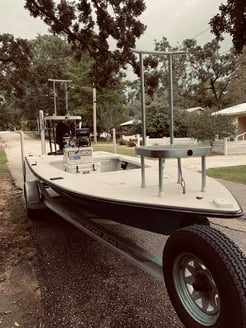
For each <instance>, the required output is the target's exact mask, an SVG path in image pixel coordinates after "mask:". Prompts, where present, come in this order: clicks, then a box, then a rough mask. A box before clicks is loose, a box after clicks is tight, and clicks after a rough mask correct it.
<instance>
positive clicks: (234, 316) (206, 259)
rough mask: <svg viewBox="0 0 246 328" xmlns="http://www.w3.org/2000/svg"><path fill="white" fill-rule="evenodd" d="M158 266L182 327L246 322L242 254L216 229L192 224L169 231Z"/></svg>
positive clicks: (245, 273) (245, 263)
mask: <svg viewBox="0 0 246 328" xmlns="http://www.w3.org/2000/svg"><path fill="white" fill-rule="evenodd" d="M163 272H164V279H165V283H166V288H167V291H168V294H169V297H170V299H171V302H172V304H173V306H174V308H175V310H176V312H177V314H178V316H179V317H180V319H181V321H182V322H183V323H184V325H185V327H192V328H204V327H213V328H231V327H237V328H244V327H246V257H245V255H244V254H243V253H242V251H241V250H240V249H239V248H238V246H236V245H235V244H234V242H233V241H232V240H230V239H229V238H228V237H227V236H226V235H224V234H223V233H221V232H220V231H218V230H216V229H214V228H211V227H209V226H202V225H194V226H190V227H186V228H183V229H180V230H177V231H176V232H174V233H173V234H172V235H171V236H170V237H169V238H168V240H167V243H166V245H165V248H164V252H163Z"/></svg>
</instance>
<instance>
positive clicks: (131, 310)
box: [0, 133, 246, 328]
mask: <svg viewBox="0 0 246 328" xmlns="http://www.w3.org/2000/svg"><path fill="white" fill-rule="evenodd" d="M0 138H1V139H2V140H4V142H5V151H6V153H7V157H8V164H9V168H10V171H11V174H12V176H13V179H14V181H15V183H16V185H17V186H18V187H19V188H22V186H23V178H22V169H21V160H20V143H19V134H18V133H2V134H0ZM40 149H41V148H40V143H39V141H37V140H33V139H31V138H28V137H26V138H25V152H26V153H30V152H31V153H40ZM245 158H246V156H245V157H244V158H242V161H243V160H245ZM238 159H239V158H238ZM238 159H237V160H238ZM209 160H210V158H209ZM218 161H219V162H220V160H219V159H217V162H218ZM214 162H216V161H215V159H214ZM230 162H231V165H232V161H230ZM244 163H246V161H245V162H244ZM184 165H185V166H186V167H190V168H191V169H196V168H195V166H196V165H197V163H194V162H192V161H191V162H190V164H189V163H188V162H185V163H184ZM221 166H223V165H221ZM210 167H211V166H210ZM226 184H227V185H228V187H229V188H230V189H231V190H232V191H233V192H234V194H235V195H236V196H238V198H239V199H240V198H242V200H243V204H242V205H243V207H244V208H246V204H245V196H242V195H245V192H246V186H244V185H241V184H234V183H226ZM213 225H215V226H216V228H217V229H219V230H221V231H223V232H224V233H226V234H227V235H228V236H229V237H230V238H231V239H233V240H234V241H235V242H236V243H237V244H238V245H239V246H240V248H241V249H242V250H243V251H244V252H245V253H246V238H245V236H246V221H245V220H244V219H243V218H242V219H238V220H229V221H227V222H221V221H219V220H213ZM116 229H119V233H121V234H125V235H127V236H128V238H129V239H131V240H134V241H135V242H137V243H138V244H139V245H140V246H142V247H145V248H146V249H148V250H150V251H151V252H153V253H154V254H155V255H157V256H160V257H161V256H162V250H163V246H164V244H165V241H166V237H165V236H162V235H158V234H154V233H149V232H145V231H141V230H138V229H133V228H128V227H124V226H122V225H118V226H117V228H116ZM31 233H32V237H33V239H34V242H35V245H36V247H37V250H38V254H39V255H38V266H37V278H38V281H39V285H40V288H41V298H42V305H43V326H44V327H46V328H54V327H68V328H70V327H71V328H77V327H86V328H89V327H95V328H96V327H97V328H98V327H103V328H111V327H112V328H120V327H122V328H123V327H124V328H127V327H129V328H138V327H139V328H140V327H141V328H149V327H153V328H154V327H155V328H157V327H170V328H181V327H183V325H182V324H181V322H180V320H179V318H178V317H177V315H176V313H175V311H174V309H173V307H172V305H171V303H170V301H169V297H168V295H167V293H166V289H165V285H164V284H163V283H161V282H158V281H156V280H155V279H154V278H152V277H151V276H149V275H148V274H146V273H144V272H143V271H141V270H140V269H138V268H137V267H135V266H133V265H132V264H131V263H130V262H128V261H127V260H126V259H124V258H123V257H121V256H119V255H117V254H115V253H113V252H112V251H110V250H109V249H107V248H106V247H104V246H103V245H101V244H100V243H98V242H97V241H94V240H93V239H91V238H90V237H88V236H87V235H86V234H83V233H82V232H80V231H78V230H76V229H75V228H73V227H72V226H71V225H69V224H67V223H66V222H65V221H63V220H62V219H60V218H59V217H57V216H55V215H54V214H52V213H48V214H47V215H46V216H45V217H44V218H42V219H41V220H36V221H33V222H32V228H31Z"/></svg>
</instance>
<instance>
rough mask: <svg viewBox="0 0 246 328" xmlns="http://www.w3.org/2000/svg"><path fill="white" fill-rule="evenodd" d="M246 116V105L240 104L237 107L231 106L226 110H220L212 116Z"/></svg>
mask: <svg viewBox="0 0 246 328" xmlns="http://www.w3.org/2000/svg"><path fill="white" fill-rule="evenodd" d="M240 114H241V115H242V114H245V115H246V103H242V104H238V105H235V106H231V107H228V108H225V109H221V110H218V111H217V112H214V113H213V114H212V115H231V116H232V115H240Z"/></svg>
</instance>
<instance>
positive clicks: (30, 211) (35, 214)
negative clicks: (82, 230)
mask: <svg viewBox="0 0 246 328" xmlns="http://www.w3.org/2000/svg"><path fill="white" fill-rule="evenodd" d="M24 198H25V206H26V213H27V216H28V217H29V218H30V219H37V218H40V217H41V213H42V211H43V209H44V208H45V206H44V205H43V203H42V201H41V198H40V193H39V187H38V182H37V181H28V182H25V183H24Z"/></svg>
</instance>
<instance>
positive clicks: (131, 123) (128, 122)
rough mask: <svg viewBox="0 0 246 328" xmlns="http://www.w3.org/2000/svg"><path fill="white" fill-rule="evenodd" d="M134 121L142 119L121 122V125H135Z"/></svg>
mask: <svg viewBox="0 0 246 328" xmlns="http://www.w3.org/2000/svg"><path fill="white" fill-rule="evenodd" d="M134 123H141V121H140V120H138V121H136V120H130V121H127V122H124V123H121V124H120V126H128V125H133V124H134Z"/></svg>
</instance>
